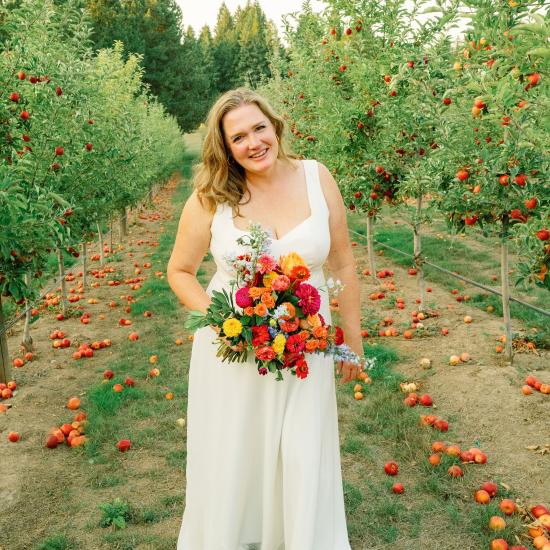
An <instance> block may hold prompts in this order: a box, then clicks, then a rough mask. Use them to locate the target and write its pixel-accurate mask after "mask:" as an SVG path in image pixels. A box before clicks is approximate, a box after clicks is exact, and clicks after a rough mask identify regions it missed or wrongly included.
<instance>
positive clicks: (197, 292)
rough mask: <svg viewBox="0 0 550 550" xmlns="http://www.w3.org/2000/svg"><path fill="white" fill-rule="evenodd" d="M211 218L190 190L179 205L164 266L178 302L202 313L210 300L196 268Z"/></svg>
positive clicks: (204, 248) (206, 243) (205, 247)
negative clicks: (179, 215) (176, 221)
mask: <svg viewBox="0 0 550 550" xmlns="http://www.w3.org/2000/svg"><path fill="white" fill-rule="evenodd" d="M212 218H213V215H212V214H211V213H209V212H208V211H207V210H205V209H204V208H203V206H202V205H201V203H200V201H199V199H198V197H197V194H196V191H193V193H192V194H191V196H190V197H189V199H188V200H187V202H186V203H185V206H184V207H183V211H182V213H181V217H180V221H179V225H178V232H177V234H176V242H175V243H174V248H173V249H172V255H171V256H170V260H168V268H167V278H168V284H169V285H170V287H171V288H172V290H173V291H174V294H175V295H176V296H177V297H178V300H179V301H180V303H181V304H183V305H184V306H186V307H187V308H189V309H191V310H197V311H201V312H202V313H206V310H207V308H208V306H209V305H210V302H211V300H210V296H208V294H206V291H205V290H204V289H203V288H202V286H201V284H200V283H199V281H198V280H197V271H198V269H199V267H200V264H201V263H202V260H203V258H204V256H205V254H206V253H207V251H208V247H209V245H210V238H211V233H210V225H211V223H212Z"/></svg>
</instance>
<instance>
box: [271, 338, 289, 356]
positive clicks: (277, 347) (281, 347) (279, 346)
mask: <svg viewBox="0 0 550 550" xmlns="http://www.w3.org/2000/svg"><path fill="white" fill-rule="evenodd" d="M285 344H286V338H285V336H284V334H282V333H281V334H277V336H275V339H274V340H273V346H272V347H273V351H274V352H275V353H276V354H277V355H281V353H283V351H285Z"/></svg>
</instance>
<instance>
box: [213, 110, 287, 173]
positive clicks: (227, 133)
mask: <svg viewBox="0 0 550 550" xmlns="http://www.w3.org/2000/svg"><path fill="white" fill-rule="evenodd" d="M222 128H223V133H224V138H225V143H226V146H227V148H228V149H229V152H230V153H231V156H232V157H233V158H234V159H235V161H236V162H237V163H239V164H240V165H241V166H242V167H243V168H244V170H245V171H246V172H252V173H257V174H259V173H265V172H266V171H267V170H269V169H270V168H272V167H273V166H274V164H275V162H276V160H277V156H278V154H279V144H278V141H277V134H276V133H275V127H274V126H273V124H272V123H271V121H270V120H269V118H268V117H267V116H266V115H265V114H264V113H263V112H262V110H261V109H260V108H259V107H258V106H257V105H256V104H255V103H251V104H246V105H241V106H240V107H237V108H236V109H233V110H231V111H229V112H228V113H227V114H226V115H225V116H224V117H223V119H222Z"/></svg>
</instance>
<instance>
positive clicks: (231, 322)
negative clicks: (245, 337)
mask: <svg viewBox="0 0 550 550" xmlns="http://www.w3.org/2000/svg"><path fill="white" fill-rule="evenodd" d="M222 328H223V332H224V333H225V335H226V336H227V337H228V338H232V337H233V336H238V335H239V334H240V333H241V332H242V331H243V326H242V324H241V322H240V321H239V320H238V319H234V318H233V317H231V318H230V319H227V320H225V321H224V322H223V325H222Z"/></svg>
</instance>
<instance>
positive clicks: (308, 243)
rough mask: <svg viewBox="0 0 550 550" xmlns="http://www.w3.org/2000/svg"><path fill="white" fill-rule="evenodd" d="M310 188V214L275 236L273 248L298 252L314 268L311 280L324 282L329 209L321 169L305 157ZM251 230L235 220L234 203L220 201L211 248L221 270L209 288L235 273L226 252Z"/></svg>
mask: <svg viewBox="0 0 550 550" xmlns="http://www.w3.org/2000/svg"><path fill="white" fill-rule="evenodd" d="M302 162H303V164H304V172H305V178H306V189H307V195H308V202H309V207H310V215H309V217H307V218H306V219H305V220H302V221H301V222H300V223H298V225H296V226H294V227H293V228H292V229H290V231H288V232H287V233H285V234H284V235H282V236H281V238H279V239H275V238H274V237H272V238H271V246H270V252H271V254H272V255H273V257H274V258H276V259H278V258H279V257H280V256H281V255H284V254H288V253H290V252H296V253H297V254H299V255H300V256H301V257H302V258H303V259H304V260H305V262H306V263H307V265H308V266H309V268H310V270H311V275H312V277H311V283H312V284H314V285H316V286H317V285H319V284H323V283H324V276H323V269H322V266H323V264H324V263H325V260H326V259H327V256H328V253H329V250H330V231H329V210H328V206H327V203H326V200H325V196H324V194H323V190H322V188H321V181H320V178H319V170H318V166H317V162H316V161H315V160H304V161H302ZM246 233H247V231H244V230H242V229H239V228H238V227H237V226H236V225H235V224H234V222H233V217H232V211H231V207H230V206H229V205H228V204H220V205H218V208H217V210H216V213H215V214H214V217H213V219H212V225H211V234H212V237H211V241H210V252H211V254H212V257H213V259H214V261H215V263H216V268H217V271H216V273H215V274H214V276H213V277H212V280H211V281H210V284H209V285H208V289H207V292H208V293H210V291H211V290H214V289H216V290H219V288H220V286H225V285H226V284H228V283H229V281H230V280H231V279H233V278H234V277H235V273H234V272H231V269H230V268H229V267H228V266H227V264H226V262H225V260H224V255H226V254H228V253H231V252H238V251H239V245H238V244H237V242H236V240H237V239H238V238H239V237H241V236H243V235H245V234H246Z"/></svg>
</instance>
